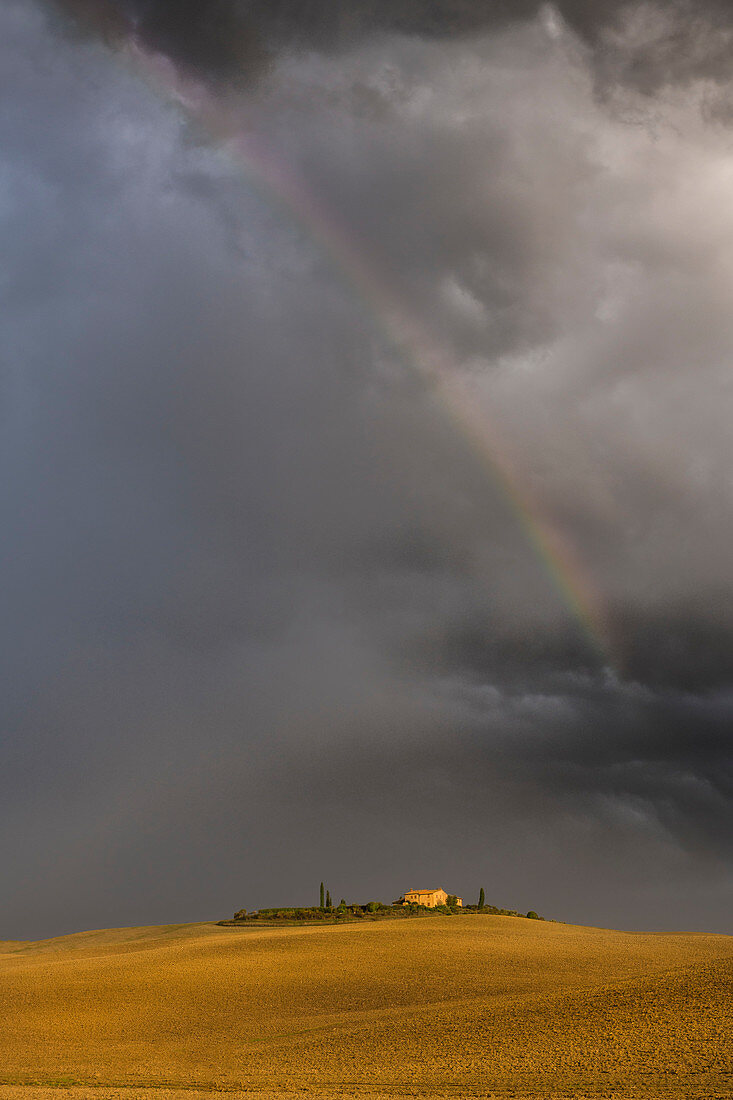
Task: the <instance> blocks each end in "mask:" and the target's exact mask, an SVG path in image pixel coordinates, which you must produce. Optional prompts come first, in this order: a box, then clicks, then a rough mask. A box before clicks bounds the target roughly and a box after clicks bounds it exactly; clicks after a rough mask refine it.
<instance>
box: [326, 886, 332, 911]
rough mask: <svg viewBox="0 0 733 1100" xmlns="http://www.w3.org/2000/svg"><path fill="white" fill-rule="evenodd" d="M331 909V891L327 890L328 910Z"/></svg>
mask: <svg viewBox="0 0 733 1100" xmlns="http://www.w3.org/2000/svg"><path fill="white" fill-rule="evenodd" d="M330 908H331V891H330V890H326V909H330Z"/></svg>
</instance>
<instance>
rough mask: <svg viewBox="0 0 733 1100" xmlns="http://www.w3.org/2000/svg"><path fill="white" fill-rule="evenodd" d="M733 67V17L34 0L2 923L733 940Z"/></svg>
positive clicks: (20, 181)
mask: <svg viewBox="0 0 733 1100" xmlns="http://www.w3.org/2000/svg"><path fill="white" fill-rule="evenodd" d="M336 8H338V12H339V16H338V18H336V17H335V16H334V14H333V13H334V10H335V9H336ZM589 9H592V10H591V11H590V12H589ZM203 12H205V13H206V15H205V16H204V14H203ZM732 59H733V17H729V16H728V14H727V6H726V5H725V4H723V3H722V2H715V0H709V2H706V3H699V2H698V3H695V4H694V5H692V4H690V5H688V4H685V3H683V2H680V3H665V4H663V5H659V6H657V5H655V4H651V3H644V4H640V5H633V4H632V5H626V4H624V3H621V2H614V3H611V2H609V3H606V4H593V5H587V4H583V3H580V2H567V3H565V4H560V5H558V6H556V7H553V6H551V5H540V4H537V3H533V2H531V0H527V2H526V3H518V4H516V3H515V4H511V3H499V2H497V3H493V4H492V3H487V2H480V0H422V2H421V0H411V2H408V0H404V2H403V3H402V4H400V3H387V2H386V0H384V2H383V3H380V2H378V0H372V2H371V3H367V2H366V0H364V2H362V3H359V0H353V2H352V3H351V5H348V4H342V5H333V4H332V3H327V2H326V0H322V2H319V0H310V2H308V3H306V2H303V3H302V4H300V5H298V4H295V3H288V4H286V3H284V2H283V3H280V4H277V3H272V2H270V3H265V2H264V0H257V2H255V0H250V2H249V3H247V2H244V0H242V2H240V3H237V0H216V2H215V3H213V2H212V3H210V4H199V3H194V2H191V0H189V2H185V3H184V2H180V0H179V2H177V3H173V2H170V3H163V2H160V0H108V2H105V3H102V2H97V0H58V2H56V3H43V2H41V0H4V2H3V3H2V5H0V254H1V255H2V267H1V269H0V363H1V365H2V403H1V405H0V412H1V415H2V433H1V436H0V440H1V445H2V452H3V453H2V462H3V478H2V482H1V483H0V507H1V509H2V511H1V516H2V549H1V551H0V552H1V554H2V575H3V582H4V583H3V590H4V593H5V606H4V613H3V616H2V629H1V632H0V645H2V650H3V668H4V675H3V677H2V681H1V684H0V711H1V713H2V723H1V726H0V728H1V729H2V742H1V744H0V867H1V868H2V878H3V882H4V887H3V891H2V897H3V901H2V908H1V909H0V938H3V937H4V938H21V939H27V938H36V937H40V936H48V935H54V934H59V933H63V932H67V931H76V930H80V929H84V928H92V927H109V926H121V925H130V924H149V923H168V922H178V921H188V920H201V919H217V918H220V917H226V916H229V915H231V913H232V912H233V911H234V910H235V909H240V908H242V907H246V908H248V909H252V908H257V907H260V906H267V905H276V904H312V903H316V902H317V898H318V885H319V883H320V881H321V880H322V879H323V880H325V881H326V884H327V886H328V888H329V889H330V891H331V894H332V895H333V897H334V898H335V899H337V900H338V899H339V898H341V897H345V898H346V899H347V900H348V901H367V900H369V899H372V898H374V899H381V900H384V901H391V900H392V899H393V898H396V897H397V896H398V895H399V894H400V893H402V892H404V890H405V889H409V888H411V887H433V886H442V887H444V888H445V889H446V890H449V891H453V892H456V893H458V894H462V895H463V896H464V898H465V899H466V900H467V901H475V900H476V897H477V895H478V891H479V888H480V887H482V886H483V887H484V888H485V890H486V897H487V901H489V902H491V903H493V904H496V905H499V906H505V907H511V908H518V909H520V910H523V911H526V910H527V909H530V908H532V909H536V910H538V911H539V912H540V913H542V914H543V915H545V916H548V917H553V918H556V919H559V920H565V921H570V922H573V923H588V924H597V925H603V926H613V927H623V928H645V929H670V930H671V929H699V930H717V931H727V932H731V931H733V927H732V926H731V923H730V913H731V910H732V905H733V874H732V873H731V862H730V857H731V848H732V838H733V820H732V817H733V815H732V814H731V805H732V796H733V791H732V786H733V785H732V783H731V729H732V728H733V668H732V661H731V655H732V654H733V550H732V548H733V432H732V431H731V423H733V371H732V369H731V368H732V366H733V307H732V302H733V81H732V80H731V79H730V75H729V74H730V73H731V72H733V69H732V68H731V60H732Z"/></svg>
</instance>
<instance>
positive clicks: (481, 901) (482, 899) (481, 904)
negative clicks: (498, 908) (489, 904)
mask: <svg viewBox="0 0 733 1100" xmlns="http://www.w3.org/2000/svg"><path fill="white" fill-rule="evenodd" d="M485 901H486V897H485V895H484V888H483V886H482V887H481V889H480V890H479V892H478V907H479V909H483V907H484V902H485Z"/></svg>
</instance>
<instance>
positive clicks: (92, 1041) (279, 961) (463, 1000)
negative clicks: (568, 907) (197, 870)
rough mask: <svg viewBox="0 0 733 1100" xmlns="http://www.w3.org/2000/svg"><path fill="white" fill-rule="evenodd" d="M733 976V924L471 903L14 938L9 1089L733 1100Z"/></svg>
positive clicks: (100, 1099)
mask: <svg viewBox="0 0 733 1100" xmlns="http://www.w3.org/2000/svg"><path fill="white" fill-rule="evenodd" d="M732 978H733V937H725V936H708V935H674V936H662V935H651V934H635V933H626V932H609V931H604V930H602V929H596V928H577V927H573V926H570V925H563V924H550V923H547V924H545V923H543V922H539V921H529V920H523V919H520V918H512V917H491V916H478V915H472V916H464V917H439V916H435V917H430V918H424V919H416V920H391V921H383V922H366V923H359V924H357V923H354V924H347V925H342V926H333V925H331V926H321V927H318V926H316V927H296V928H292V927H291V928H263V927H256V926H255V927H246V928H231V927H230V928H221V927H217V926H216V925H210V924H197V925H182V926H171V927H159V928H136V929H121V930H114V931H106V932H86V933H81V934H79V935H75V936H66V937H63V938H61V939H55V940H47V941H43V942H40V943H30V944H28V943H23V944H13V943H10V944H8V943H6V944H0V1020H1V1022H2V1026H0V1082H2V1084H0V1100H51V1098H53V1097H58V1098H59V1100H118V1098H120V1097H127V1098H129V1100H140V1098H141V1097H144V1096H149V1095H151V1094H152V1095H155V1096H156V1097H158V1098H159V1100H199V1098H201V1097H203V1096H204V1095H206V1096H211V1095H212V1094H213V1093H215V1092H217V1091H222V1092H226V1093H228V1095H229V1097H230V1098H231V1095H232V1093H237V1092H239V1093H243V1094H245V1095H246V1096H247V1097H249V1098H250V1100H255V1098H257V1100H262V1098H264V1097H269V1096H283V1097H284V1096H296V1095H298V1096H300V1097H308V1096H309V1095H311V1096H318V1097H324V1098H325V1097H334V1098H335V1097H339V1098H340V1100H345V1098H346V1097H359V1098H361V1100H366V1098H368V1097H369V1098H370V1097H377V1096H379V1097H385V1098H386V1097H390V1098H392V1097H402V1096H416V1097H422V1096H434V1097H439V1096H440V1097H453V1098H456V1097H462V1096H483V1097H488V1096H492V1095H493V1096H496V1097H501V1098H504V1097H509V1096H511V1097H516V1098H517V1100H519V1098H524V1097H527V1098H530V1097H531V1098H533V1100H534V1098H540V1097H541V1098H542V1100H549V1098H551V1097H563V1098H564V1097H592V1098H596V1097H618V1098H620V1097H624V1098H637V1097H638V1098H644V1100H652V1098H653V1100H657V1098H659V1100H661V1098H678V1097H679V1098H682V1097H684V1098H685V1100H689V1098H693V1097H694V1098H700V1100H715V1098H721V1100H722V1098H726V1100H728V1098H729V1097H731V1095H733V1049H732V1047H733V1038H732V1029H731V1024H732V1022H733V1007H732V1006H733V987H732ZM62 1089H63V1091H61V1090H62Z"/></svg>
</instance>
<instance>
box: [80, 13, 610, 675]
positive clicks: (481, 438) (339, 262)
mask: <svg viewBox="0 0 733 1100" xmlns="http://www.w3.org/2000/svg"><path fill="white" fill-rule="evenodd" d="M63 3H65V4H66V6H67V7H71V9H72V13H73V14H74V15H75V17H76V18H77V19H78V18H79V17H80V13H79V4H80V3H81V4H84V18H85V19H86V20H87V22H88V23H89V25H90V26H92V27H94V29H96V30H97V31H100V30H102V29H104V28H106V27H107V26H108V25H109V23H110V11H111V10H114V9H111V7H110V5H109V3H105V2H104V0H102V2H101V3H100V2H96V3H95V0H91V3H90V0H63ZM115 32H116V33H115V34H114V36H113V37H114V44H115V45H116V46H117V47H118V49H120V50H121V52H122V54H123V56H125V57H126V58H127V60H128V63H129V64H130V65H131V66H132V67H133V68H134V70H135V71H136V72H137V73H138V75H139V76H140V77H142V78H143V79H144V81H145V82H146V83H147V84H148V85H149V86H150V87H151V88H152V89H153V90H154V91H155V93H156V94H158V95H162V96H163V97H164V98H165V99H167V100H168V101H170V102H173V103H175V104H176V105H178V106H179V107H180V108H182V109H184V110H185V111H186V113H187V114H188V116H189V117H190V118H192V120H193V121H195V122H196V123H197V124H198V125H200V126H202V127H203V128H204V129H205V131H206V132H207V133H208V134H209V135H210V137H211V138H212V139H213V140H214V141H215V142H217V143H218V144H219V145H221V146H222V148H223V149H224V150H225V151H226V152H227V153H228V155H229V156H230V157H231V158H232V159H233V160H234V161H235V162H236V163H237V165H238V166H239V168H240V169H241V170H242V171H243V172H244V173H245V175H246V177H247V178H248V180H249V181H250V182H251V183H252V184H253V185H255V186H256V187H257V188H258V190H261V191H262V192H263V193H264V194H265V195H266V197H267V198H268V200H269V201H273V200H275V201H277V202H279V203H280V205H281V206H282V207H283V208H284V209H285V211H286V212H287V214H288V216H289V217H291V218H294V219H295V220H296V221H297V222H298V223H300V224H301V225H302V226H303V227H304V229H305V231H306V232H307V233H308V235H309V236H310V237H311V238H312V239H313V240H314V241H315V242H316V243H317V244H318V246H319V247H320V248H321V250H322V251H323V252H324V253H325V255H326V256H327V257H328V258H329V259H330V261H331V263H332V264H333V266H334V268H335V269H336V270H337V271H338V273H339V275H340V276H341V277H343V278H345V280H346V282H347V283H348V284H349V285H350V286H351V288H352V289H353V291H354V292H355V293H356V294H358V296H359V297H360V298H361V299H362V300H363V301H364V302H365V303H366V304H367V306H368V308H369V310H370V311H371V313H372V314H373V315H374V316H375V317H376V319H377V321H378V323H379V324H380V326H381V328H382V330H383V331H384V332H385V333H386V335H387V336H388V338H389V340H390V341H391V343H392V345H393V346H394V348H395V349H396V350H397V351H398V353H399V355H400V357H401V360H402V362H403V363H404V364H405V365H406V367H407V368H408V369H409V370H410V371H411V372H412V373H413V375H415V376H417V378H419V379H420V381H421V382H422V383H424V384H425V385H426V387H427V388H428V389H429V391H430V393H431V394H432V395H433V396H434V398H435V399H436V401H437V402H438V403H439V405H440V406H441V407H442V409H443V410H444V412H445V414H446V416H447V417H449V419H450V420H451V421H452V422H453V424H454V425H455V427H456V429H457V430H458V431H459V432H460V433H461V434H462V435H463V436H464V437H465V438H466V439H467V441H468V443H469V445H470V447H471V450H472V451H473V453H474V454H475V455H476V456H478V457H479V458H480V460H481V462H482V465H483V467H484V469H485V470H487V471H488V473H489V474H490V476H491V479H492V482H493V483H494V484H495V485H496V486H497V487H498V489H499V490H500V492H501V494H502V495H503V497H504V499H505V500H506V502H507V503H508V505H509V507H510V510H511V511H512V513H513V514H514V516H515V517H516V519H517V521H518V522H519V524H520V526H521V528H522V530H523V531H524V534H525V537H526V538H527V541H528V543H529V544H530V546H531V547H532V549H533V550H534V552H535V555H536V557H537V558H538V559H539V560H540V562H541V563H542V565H543V567H544V570H545V572H546V574H547V575H548V577H549V579H550V580H551V582H552V584H553V587H554V588H555V590H556V592H557V593H558V595H559V596H560V598H561V600H562V602H563V604H564V605H565V606H566V608H567V609H568V611H569V613H570V614H571V616H572V618H573V619H574V620H575V621H576V622H577V623H578V624H579V625H580V627H581V629H582V631H583V634H584V635H585V637H586V638H587V640H588V641H589V642H590V644H591V646H592V648H593V649H594V650H595V652H596V654H597V656H598V658H599V659H600V660H601V661H602V662H603V663H604V664H605V665H609V666H611V667H612V668H613V667H618V661H617V660H615V659H614V656H613V654H614V643H613V638H612V634H611V630H610V625H609V622H608V616H607V612H606V608H605V603H604V600H603V598H602V595H601V593H600V591H599V589H598V586H597V585H596V584H595V583H594V581H593V578H592V577H591V574H590V572H589V571H588V569H587V568H586V567H585V565H584V563H583V562H582V561H581V558H580V555H579V554H578V553H577V551H576V549H575V547H574V546H573V545H572V543H571V542H570V540H569V539H568V538H567V536H566V535H565V534H563V533H562V532H561V531H560V529H559V528H558V527H557V525H556V524H555V523H554V522H553V520H552V518H551V517H550V516H549V514H548V513H547V510H546V509H545V508H544V507H543V505H542V502H541V501H540V500H539V498H538V497H537V495H536V494H535V493H534V492H533V491H532V490H531V488H530V486H529V485H528V483H527V481H526V479H523V478H522V477H521V476H520V473H519V470H520V466H519V463H518V462H517V461H516V460H515V458H514V457H513V455H512V453H511V448H510V447H509V445H508V443H507V441H506V439H504V438H502V435H501V432H500V430H499V427H498V425H497V424H496V423H494V422H492V420H491V417H490V415H489V413H488V412H487V410H486V409H485V408H480V409H479V407H478V405H477V402H476V400H475V398H474V397H473V396H472V394H471V393H470V391H469V388H468V386H467V384H466V381H465V376H464V372H462V371H461V370H460V367H459V364H458V363H457V362H456V361H455V359H454V358H453V357H452V355H451V354H450V352H449V350H448V349H447V348H445V347H443V346H442V345H441V343H440V341H439V340H438V339H437V338H436V337H435V336H434V335H433V334H432V333H431V332H430V330H429V328H428V326H427V325H425V324H424V323H423V322H422V321H421V319H420V318H419V317H418V316H416V315H415V313H414V312H413V311H411V310H410V309H409V308H408V307H407V305H406V304H405V303H404V302H402V301H400V297H399V294H398V293H397V292H396V291H395V289H394V287H393V286H391V285H390V280H389V278H388V277H387V276H386V273H385V272H383V271H382V270H381V269H380V267H379V265H378V263H376V262H375V260H374V259H373V258H372V257H370V256H368V254H367V252H366V250H365V249H364V247H363V246H362V245H360V244H358V243H356V242H355V241H354V240H353V238H352V236H351V235H350V234H349V232H348V230H347V228H346V227H345V226H343V225H341V224H340V223H339V221H338V219H337V218H336V217H335V216H334V214H333V213H332V212H331V211H330V210H328V209H327V208H326V207H325V206H324V205H323V203H322V202H321V200H320V198H319V196H318V195H316V194H315V193H314V192H313V191H312V190H311V189H310V188H309V187H308V186H307V185H306V183H305V181H304V180H303V179H302V178H300V177H299V176H298V175H296V173H295V172H294V171H293V169H292V167H291V166H290V165H287V164H286V163H284V162H283V160H282V159H280V158H278V157H276V156H275V155H274V153H273V151H272V150H271V149H270V148H268V147H267V145H266V143H265V142H264V141H263V139H262V137H261V136H260V135H256V134H254V133H251V132H247V131H246V130H245V129H243V128H242V124H241V120H240V119H239V118H238V117H237V115H236V112H233V111H232V109H231V108H230V106H229V105H228V104H227V103H225V102H224V101H223V99H222V98H220V97H218V96H217V95H216V93H215V92H214V91H212V90H211V89H210V88H208V87H207V86H206V85H204V84H203V83H200V82H198V81H195V80H193V79H190V78H188V77H186V76H184V75H183V74H182V73H181V72H180V71H179V70H177V69H176V68H175V66H174V65H173V64H172V63H171V62H170V61H168V60H167V59H165V58H161V57H159V56H157V55H153V54H151V53H149V52H148V51H147V50H146V49H144V48H143V47H142V46H141V45H140V44H139V43H138V42H137V41H136V40H135V38H134V35H133V33H132V28H129V27H127V28H126V29H125V33H124V34H122V33H120V28H119V27H118V26H115ZM106 37H107V39H108V40H109V39H110V37H111V36H110V35H109V34H107V35H106Z"/></svg>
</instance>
